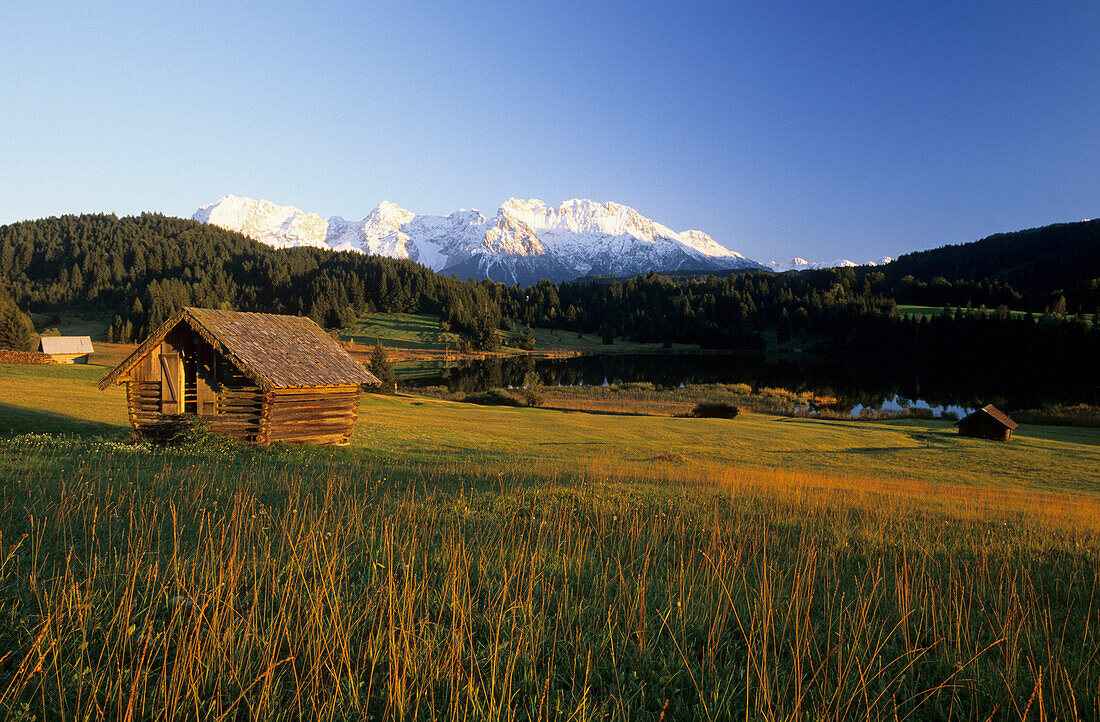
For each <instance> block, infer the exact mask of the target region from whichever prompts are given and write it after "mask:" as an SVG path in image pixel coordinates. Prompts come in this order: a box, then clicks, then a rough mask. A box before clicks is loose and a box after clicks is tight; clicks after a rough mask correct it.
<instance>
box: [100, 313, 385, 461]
mask: <svg viewBox="0 0 1100 722" xmlns="http://www.w3.org/2000/svg"><path fill="white" fill-rule="evenodd" d="M114 383H125V384H126V398H127V405H128V411H129V416H130V422H131V424H132V425H133V427H134V429H135V430H136V431H138V432H139V433H145V434H149V435H153V436H161V437H171V436H173V435H174V434H175V433H176V431H178V430H179V429H180V428H181V424H180V422H181V421H182V420H183V419H184V418H185V416H186V415H188V414H195V415H197V416H198V417H199V418H200V419H203V420H205V421H206V422H207V423H208V424H209V428H210V429H211V430H212V431H216V432H218V433H221V434H224V435H226V436H229V437H231V438H234V439H237V440H240V441H244V442H249V443H258V444H267V443H271V442H275V441H289V442H300V443H313V444H343V443H346V442H347V441H348V438H349V437H350V436H351V432H352V430H353V428H354V426H355V422H356V420H357V417H358V414H359V386H360V384H377V383H378V379H377V378H375V377H374V376H373V375H372V374H371V373H370V372H369V371H367V370H366V369H365V368H364V367H363V365H362V364H361V363H359V362H358V361H356V360H355V359H353V358H351V357H350V356H349V355H348V354H347V353H346V352H345V351H344V350H343V349H341V348H340V347H339V346H338V345H336V344H335V343H333V341H332V339H331V338H330V337H329V336H328V334H326V333H325V332H324V330H323V329H321V328H320V327H319V326H318V325H317V324H316V323H314V322H313V321H311V320H310V319H308V318H302V317H297V316H276V315H273V314H262V313H242V312H237V311H222V310H215V309H201V308H181V309H179V310H178V311H177V312H176V313H175V314H173V316H172V317H171V318H169V319H168V320H167V321H165V322H164V323H163V324H161V326H160V327H159V328H158V329H157V330H156V331H154V332H153V333H152V334H151V335H150V336H149V338H147V339H146V340H145V341H143V342H142V343H141V344H140V345H139V346H138V348H137V349H135V350H134V352H133V353H132V354H131V355H130V356H129V357H128V358H127V359H126V360H124V361H123V362H122V363H120V364H119V365H118V366H117V367H115V369H114V370H112V371H111V372H110V373H108V374H107V375H106V376H104V377H103V378H102V379H100V381H99V384H98V386H99V388H100V389H101V390H106V389H107V388H108V387H109V386H110V385H111V384H114Z"/></svg>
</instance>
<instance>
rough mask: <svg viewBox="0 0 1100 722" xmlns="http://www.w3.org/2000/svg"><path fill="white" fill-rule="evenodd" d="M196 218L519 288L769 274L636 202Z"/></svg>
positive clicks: (221, 209) (254, 208)
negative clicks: (583, 280) (353, 217)
mask: <svg viewBox="0 0 1100 722" xmlns="http://www.w3.org/2000/svg"><path fill="white" fill-rule="evenodd" d="M193 218H194V219H195V220H197V221H202V222H204V223H213V224H215V225H218V226H221V227H222V228H226V229H228V230H233V231H239V232H241V233H244V234H245V235H247V236H250V237H251V238H254V239H256V240H258V241H261V242H263V243H267V244H269V245H272V246H276V247H280V248H283V247H288V246H303V245H305V246H316V247H320V248H332V249H335V250H342V251H359V252H362V253H372V254H377V255H384V256H389V257H391V258H406V259H409V260H412V261H417V262H419V263H422V264H424V265H426V266H429V267H430V268H432V269H434V270H437V271H441V272H444V273H457V274H459V275H465V276H479V277H485V278H492V279H494V280H499V281H505V282H509V283H513V282H522V283H532V282H534V281H537V280H540V279H547V280H553V281H564V280H569V279H572V278H577V277H579V276H584V275H587V274H616V275H632V274H635V273H645V272H648V271H651V270H656V271H666V270H700V271H722V270H730V269H755V268H762V266H760V264H758V263H756V262H754V261H750V260H748V259H746V258H745V257H744V256H742V255H741V254H739V253H736V252H734V251H731V250H730V249H728V248H726V247H725V246H723V245H721V244H719V243H718V242H716V241H715V240H714V239H713V238H711V237H710V236H708V235H707V234H706V233H703V232H702V231H685V232H684V233H677V232H676V231H673V230H672V229H670V228H668V227H667V226H663V225H661V224H660V223H656V222H654V221H652V220H650V219H649V218H646V217H645V216H643V215H642V214H641V213H638V212H637V211H636V210H634V209H633V208H630V207H629V206H624V205H622V204H619V203H614V202H611V201H608V202H604V203H601V202H598V201H593V200H589V199H584V198H573V199H571V200H568V201H563V202H562V203H561V204H559V205H558V206H552V205H547V204H546V203H544V202H543V201H541V200H538V199H535V198H530V199H527V200H524V199H521V198H509V199H508V200H507V201H505V202H504V203H502V204H501V206H500V208H499V210H498V211H497V214H496V216H495V217H493V218H490V219H486V218H485V217H484V216H482V215H481V214H480V213H478V212H477V211H474V210H469V211H467V210H459V211H455V212H454V213H451V214H450V215H447V216H432V215H418V214H415V213H413V212H411V211H408V210H406V209H404V208H402V207H400V206H398V205H396V204H394V203H391V202H389V201H382V202H381V203H379V204H378V205H377V206H376V207H375V208H374V210H372V211H371V212H370V213H369V214H368V215H367V216H366V217H365V218H364V219H363V220H361V221H346V220H344V219H343V218H340V217H339V216H334V217H332V218H330V219H328V220H327V221H326V220H324V219H322V218H321V217H320V216H318V215H316V214H313V213H306V212H304V211H301V210H299V209H297V208H294V207H293V206H278V205H275V204H274V203H270V202H268V201H262V200H261V201H257V200H253V199H251V198H244V197H238V196H233V195H227V196H225V197H223V198H222V199H221V200H219V201H218V202H217V203H211V204H208V205H205V206H203V207H202V208H200V209H199V210H198V211H196V213H195V215H194V216H193Z"/></svg>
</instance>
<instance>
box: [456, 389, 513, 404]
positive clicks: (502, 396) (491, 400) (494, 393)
mask: <svg viewBox="0 0 1100 722" xmlns="http://www.w3.org/2000/svg"><path fill="white" fill-rule="evenodd" d="M462 401H464V402H465V403H467V404H479V405H481V406H523V402H522V401H520V400H519V399H517V398H516V397H515V396H513V395H512V394H510V393H508V392H507V391H505V390H504V389H489V390H488V391H481V392H479V393H476V394H466V395H465V396H463V397H462Z"/></svg>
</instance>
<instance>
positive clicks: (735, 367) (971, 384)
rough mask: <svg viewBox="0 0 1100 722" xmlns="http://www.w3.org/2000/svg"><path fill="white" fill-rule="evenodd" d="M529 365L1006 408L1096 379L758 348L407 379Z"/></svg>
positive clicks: (555, 377) (1061, 398)
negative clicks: (769, 353) (774, 355)
mask: <svg viewBox="0 0 1100 722" xmlns="http://www.w3.org/2000/svg"><path fill="white" fill-rule="evenodd" d="M531 370H534V371H535V372H536V373H537V374H538V375H539V378H540V379H541V380H542V383H543V384H545V385H547V386H557V385H562V386H576V385H582V384H583V385H585V386H592V385H595V386H599V385H601V384H603V383H604V381H605V380H606V381H607V382H608V383H611V384H620V383H629V382H639V381H644V382H649V383H652V384H654V385H655V386H659V387H666V388H668V387H678V386H680V385H681V384H685V385H691V384H709V383H745V384H749V385H751V386H752V387H753V388H754V389H757V390H759V389H761V388H764V387H776V388H784V389H788V390H791V391H813V392H815V393H816V394H818V395H822V396H833V397H836V398H837V399H838V403H837V405H836V406H834V407H833V408H835V409H836V410H838V411H850V410H851V409H852V408H853V407H855V406H857V405H862V406H864V407H869V408H881V407H882V406H883V404H885V403H886V402H887V401H888V400H890V399H893V398H894V397H895V396H900V397H902V398H903V399H921V400H923V401H925V402H927V403H929V404H931V405H933V406H962V407H976V406H980V405H982V404H987V403H993V404H997V405H998V406H1005V407H1008V408H1025V407H1037V406H1041V405H1043V404H1049V403H1067V404H1072V403H1100V387H1098V386H1097V385H1096V384H1095V383H1091V381H1092V379H1091V376H1090V375H1089V374H1060V373H1045V372H1043V371H1036V370H1035V369H1027V368H1021V364H1020V363H1013V361H1012V359H1000V360H998V363H986V364H978V363H971V364H968V363H966V362H964V361H959V360H957V358H955V357H950V356H947V355H945V356H943V357H942V358H931V359H930V358H927V357H924V358H920V357H914V358H913V359H909V360H906V359H899V358H897V357H894V358H893V359H891V360H890V361H889V362H886V361H884V360H883V359H881V358H879V359H876V358H873V357H871V356H849V357H847V358H844V359H842V360H810V359H806V360H799V361H793V360H787V359H780V360H771V361H769V360H767V359H766V358H765V357H764V355H762V354H760V355H745V354H737V355H724V354H714V355H710V354H708V355H696V354H675V355H661V354H616V355H607V356H601V355H593V356H576V357H573V358H566V359H545V358H532V357H529V356H523V357H519V358H494V359H487V360H484V361H463V362H459V363H458V364H456V365H454V366H451V367H448V368H445V369H443V370H442V372H441V378H428V379H419V380H417V381H416V382H413V383H420V384H438V383H440V381H442V383H443V384H445V385H446V386H447V387H448V388H449V389H450V390H451V391H456V392H475V391H484V390H486V389H491V388H500V387H505V386H517V387H518V386H521V385H522V384H523V378H524V376H525V375H526V374H527V372H528V371H531Z"/></svg>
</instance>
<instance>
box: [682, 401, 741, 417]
mask: <svg viewBox="0 0 1100 722" xmlns="http://www.w3.org/2000/svg"><path fill="white" fill-rule="evenodd" d="M740 412H741V409H739V408H737V407H736V406H734V405H732V404H722V403H701V404H695V408H694V409H692V410H691V415H692V416H694V417H695V418H697V419H732V418H735V417H736V416H737V414H739V413H740Z"/></svg>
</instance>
